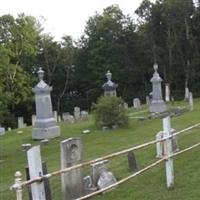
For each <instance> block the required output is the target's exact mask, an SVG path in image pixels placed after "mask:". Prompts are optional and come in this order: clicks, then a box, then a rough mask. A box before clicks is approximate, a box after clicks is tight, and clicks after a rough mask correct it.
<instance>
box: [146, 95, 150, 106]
mask: <svg viewBox="0 0 200 200" xmlns="http://www.w3.org/2000/svg"><path fill="white" fill-rule="evenodd" d="M146 104H147V105H149V104H150V98H149V96H146Z"/></svg>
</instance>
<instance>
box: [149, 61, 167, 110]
mask: <svg viewBox="0 0 200 200" xmlns="http://www.w3.org/2000/svg"><path fill="white" fill-rule="evenodd" d="M154 70H155V72H154V74H153V77H152V78H151V82H152V89H153V90H152V100H151V104H150V107H149V109H150V112H153V113H160V112H164V111H165V110H166V109H167V107H166V104H165V102H164V101H163V98H162V88H161V82H162V78H161V77H160V75H159V74H158V72H157V70H158V65H157V63H155V64H154Z"/></svg>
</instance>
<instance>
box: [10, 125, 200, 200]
mask: <svg viewBox="0 0 200 200" xmlns="http://www.w3.org/2000/svg"><path fill="white" fill-rule="evenodd" d="M199 126H200V123H197V124H195V125H192V126H190V127H188V128H185V129H183V130H181V131H178V132H175V133H174V134H172V135H168V136H166V135H165V137H164V138H162V139H157V140H152V141H149V142H146V143H144V144H141V145H137V146H134V147H131V148H128V149H125V150H122V151H118V152H116V153H112V154H109V155H106V156H103V157H100V158H97V159H94V160H90V161H86V162H83V163H81V164H78V165H74V166H72V167H68V168H64V169H62V170H58V171H54V172H52V173H48V174H46V175H43V176H39V177H35V178H33V179H31V180H28V181H24V182H18V183H17V184H14V185H13V186H12V187H11V188H12V189H15V190H16V194H17V190H18V192H19V191H20V190H22V187H24V186H27V185H30V184H32V183H35V182H41V181H43V180H44V179H49V178H51V177H53V176H58V175H61V174H63V173H66V172H69V171H72V170H74V169H78V168H82V167H85V166H88V165H91V164H93V163H96V162H100V161H103V160H108V159H111V158H114V157H116V156H119V155H123V154H126V153H128V152H130V151H135V150H139V149H142V148H145V147H148V146H150V145H153V144H156V143H158V142H165V143H166V144H165V145H167V141H169V140H171V139H172V137H174V136H177V135H180V134H182V133H184V132H187V131H189V130H192V129H194V128H197V127H199ZM191 133H193V132H191ZM199 146H200V143H197V144H195V145H193V146H191V147H188V148H186V149H183V150H181V151H179V152H176V153H168V154H167V155H164V156H163V157H162V158H161V159H160V160H158V161H156V162H154V163H152V164H150V165H148V166H147V167H145V168H143V169H141V170H139V171H137V172H136V173H134V174H132V175H130V176H128V177H126V178H124V179H122V180H120V181H118V182H116V183H115V184H112V185H110V186H108V187H106V188H103V189H100V190H98V191H95V192H93V193H90V194H88V195H86V196H83V197H80V198H78V199H77V200H82V199H87V198H89V197H92V196H95V195H97V194H100V193H102V192H105V191H107V190H109V189H112V188H114V187H116V186H118V185H120V184H122V183H124V182H126V181H128V180H130V179H132V178H133V177H135V176H137V175H139V174H142V173H143V172H145V171H147V170H149V169H151V168H152V167H155V166H157V165H158V164H160V163H161V162H163V161H166V162H167V161H168V160H170V159H171V158H172V157H175V156H177V155H179V154H182V153H184V152H187V151H189V150H192V149H194V148H196V147H199ZM21 199H22V198H21Z"/></svg>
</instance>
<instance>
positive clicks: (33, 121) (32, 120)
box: [31, 115, 36, 126]
mask: <svg viewBox="0 0 200 200" xmlns="http://www.w3.org/2000/svg"><path fill="white" fill-rule="evenodd" d="M35 121H36V115H32V118H31V122H32V126H35Z"/></svg>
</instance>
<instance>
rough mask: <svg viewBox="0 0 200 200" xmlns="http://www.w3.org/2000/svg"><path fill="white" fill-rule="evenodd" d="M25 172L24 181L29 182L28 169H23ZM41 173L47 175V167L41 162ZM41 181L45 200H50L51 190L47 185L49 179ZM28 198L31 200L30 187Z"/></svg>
mask: <svg viewBox="0 0 200 200" xmlns="http://www.w3.org/2000/svg"><path fill="white" fill-rule="evenodd" d="M25 171H26V180H30V174H29V167H25ZM42 171H43V175H45V174H48V170H47V165H46V163H45V162H42ZM43 181H44V191H45V196H46V199H45V200H51V199H52V197H51V188H50V184H49V179H48V178H46V179H44V180H43ZM28 196H29V200H33V198H32V191H31V186H30V185H29V186H28Z"/></svg>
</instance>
